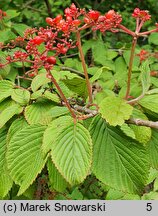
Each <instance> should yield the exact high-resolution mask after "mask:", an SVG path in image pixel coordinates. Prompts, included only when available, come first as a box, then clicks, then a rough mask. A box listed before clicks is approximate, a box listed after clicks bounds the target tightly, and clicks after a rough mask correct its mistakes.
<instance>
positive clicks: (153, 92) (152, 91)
mask: <svg viewBox="0 0 158 216" xmlns="http://www.w3.org/2000/svg"><path fill="white" fill-rule="evenodd" d="M146 94H147V95H151V94H158V88H154V89H151V90H149V91H147V92H146Z"/></svg>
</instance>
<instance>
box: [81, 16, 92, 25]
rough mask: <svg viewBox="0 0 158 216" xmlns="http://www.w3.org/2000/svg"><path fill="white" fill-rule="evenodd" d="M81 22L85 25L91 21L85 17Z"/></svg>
mask: <svg viewBox="0 0 158 216" xmlns="http://www.w3.org/2000/svg"><path fill="white" fill-rule="evenodd" d="M83 21H84V22H85V23H86V24H89V23H90V22H91V20H90V19H89V18H87V17H85V18H84V20H83Z"/></svg>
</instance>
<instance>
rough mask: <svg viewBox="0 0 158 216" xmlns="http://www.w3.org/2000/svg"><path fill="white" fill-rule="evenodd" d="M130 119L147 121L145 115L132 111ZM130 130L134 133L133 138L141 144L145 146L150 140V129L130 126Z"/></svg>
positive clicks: (135, 110)
mask: <svg viewBox="0 0 158 216" xmlns="http://www.w3.org/2000/svg"><path fill="white" fill-rule="evenodd" d="M131 118H135V119H144V120H148V118H147V117H146V115H145V114H144V113H142V112H141V111H140V110H137V109H133V113H132V115H131ZM130 128H131V129H132V130H133V131H134V133H135V138H136V140H138V141H139V142H140V143H142V144H146V143H147V142H148V141H149V140H150V138H151V128H150V127H145V126H137V125H130Z"/></svg>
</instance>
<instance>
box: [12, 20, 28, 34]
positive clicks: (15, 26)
mask: <svg viewBox="0 0 158 216" xmlns="http://www.w3.org/2000/svg"><path fill="white" fill-rule="evenodd" d="M12 27H13V29H14V30H15V31H16V32H17V33H18V34H19V35H20V36H21V37H24V32H25V30H26V29H27V28H30V27H29V26H27V25H25V24H21V23H14V24H13V26H12Z"/></svg>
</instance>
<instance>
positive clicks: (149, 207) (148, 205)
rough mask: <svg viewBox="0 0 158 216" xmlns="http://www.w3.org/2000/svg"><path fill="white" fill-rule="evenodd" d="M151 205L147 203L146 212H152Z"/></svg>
mask: <svg viewBox="0 0 158 216" xmlns="http://www.w3.org/2000/svg"><path fill="white" fill-rule="evenodd" d="M151 204H152V203H147V205H146V210H147V211H151V210H152V205H151Z"/></svg>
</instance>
